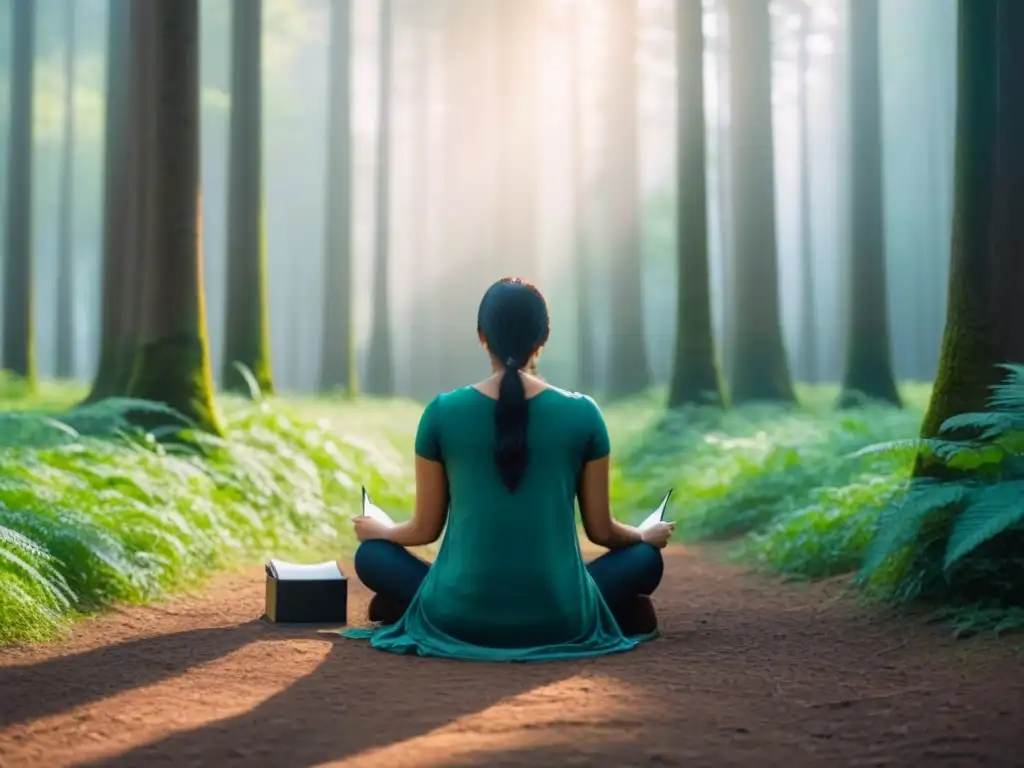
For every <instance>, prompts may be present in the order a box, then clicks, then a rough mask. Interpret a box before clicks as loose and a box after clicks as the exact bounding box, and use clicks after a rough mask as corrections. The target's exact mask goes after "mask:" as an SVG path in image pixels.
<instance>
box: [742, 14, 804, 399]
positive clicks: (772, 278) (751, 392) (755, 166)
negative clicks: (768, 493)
mask: <svg viewBox="0 0 1024 768" xmlns="http://www.w3.org/2000/svg"><path fill="white" fill-rule="evenodd" d="M771 72H772V54H771V18H770V16H769V14H768V2H767V0H754V1H753V2H751V0H730V3H729V105H730V106H729V115H730V121H729V138H730V147H729V164H730V167H731V172H732V179H731V184H730V187H731V192H732V208H733V215H734V218H733V225H734V228H733V233H734V238H735V241H734V242H735V274H734V276H735V287H734V293H733V299H734V305H733V307H732V311H733V312H734V314H735V334H736V335H735V344H734V346H733V364H732V370H733V381H732V401H733V403H736V404H739V403H746V402H752V401H776V402H795V401H796V394H795V393H794V391H793V382H792V379H791V378H790V373H789V362H788V360H787V359H786V350H785V347H784V346H783V342H782V328H781V322H780V319H779V266H778V247H777V244H776V228H775V160H774V155H773V143H774V131H773V130H772V102H771V92H772V75H771Z"/></svg>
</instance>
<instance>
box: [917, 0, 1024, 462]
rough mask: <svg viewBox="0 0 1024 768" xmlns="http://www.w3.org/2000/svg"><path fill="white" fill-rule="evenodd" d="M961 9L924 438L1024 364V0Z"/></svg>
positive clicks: (966, 0)
mask: <svg viewBox="0 0 1024 768" xmlns="http://www.w3.org/2000/svg"><path fill="white" fill-rule="evenodd" d="M959 9H960V32H959V50H958V72H957V108H956V110H957V111H956V170H955V180H954V203H953V206H954V212H953V237H952V254H951V259H950V273H949V307H948V311H947V314H946V329H945V332H944V334H943V337H942V351H941V354H940V358H939V371H938V375H937V376H936V378H935V388H934V390H933V391H932V399H931V404H930V406H929V408H928V412H927V414H926V415H925V419H924V425H923V427H922V434H923V436H925V437H931V436H933V435H935V434H936V433H937V432H938V430H939V427H940V426H941V425H942V423H943V422H944V421H945V420H946V419H948V418H950V417H951V416H955V415H957V414H961V413H970V412H974V411H980V410H982V409H984V407H985V405H986V401H987V399H988V397H989V396H990V395H991V391H990V387H992V385H994V384H996V383H998V382H999V381H1000V380H1001V379H1002V378H1003V377H1004V375H1005V371H1003V370H1002V369H1000V368H996V367H995V366H997V365H998V364H1000V363H1018V364H1020V363H1024V301H1021V288H1022V286H1024V219H1022V217H1021V211H1022V210H1024V143H1022V142H1021V139H1020V137H1021V136H1024V91H1022V90H1021V87H1020V73H1021V72H1022V71H1024V3H1020V2H1019V1H1018V0H988V1H987V2H977V0H960V6H959ZM923 469H924V468H923V467H922V465H921V463H919V465H918V471H919V472H921V471H923Z"/></svg>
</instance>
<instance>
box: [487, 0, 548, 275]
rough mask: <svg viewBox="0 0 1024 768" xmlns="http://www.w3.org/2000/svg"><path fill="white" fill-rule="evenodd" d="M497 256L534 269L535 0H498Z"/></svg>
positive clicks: (512, 266) (517, 269) (522, 269)
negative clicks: (511, 0) (510, 0)
mask: <svg viewBox="0 0 1024 768" xmlns="http://www.w3.org/2000/svg"><path fill="white" fill-rule="evenodd" d="M495 8H496V10H497V21H498V27H497V49H498V50H497V70H498V71H497V80H498V83H497V85H498V88H497V94H498V98H499V101H498V103H497V108H498V110H497V111H498V115H497V117H498V119H497V120H496V126H495V128H496V131H497V134H498V136H497V139H498V140H497V147H496V149H497V155H498V156H497V176H496V178H497V179H498V180H499V183H498V188H497V190H496V192H497V198H498V199H497V209H498V221H497V225H498V226H497V230H498V231H497V233H496V234H497V241H498V242H497V251H498V253H497V256H498V259H499V260H500V264H501V266H502V269H503V270H504V273H505V274H518V275H523V276H525V277H527V278H528V279H531V280H537V279H539V275H538V274H537V272H538V268H539V266H540V259H539V256H538V254H537V246H538V238H537V164H538V162H539V158H538V138H539V137H538V123H537V121H538V115H537V108H538V103H537V97H538V93H537V89H538V85H539V83H538V80H537V66H538V64H537V61H538V57H539V56H540V50H539V45H538V43H539V25H540V12H541V6H540V3H539V2H538V0H515V2H508V0H498V3H497V5H496V6H495Z"/></svg>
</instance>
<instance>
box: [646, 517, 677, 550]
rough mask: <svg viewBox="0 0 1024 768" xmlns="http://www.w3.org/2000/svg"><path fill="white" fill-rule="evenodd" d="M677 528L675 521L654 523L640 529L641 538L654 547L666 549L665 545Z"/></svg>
mask: <svg viewBox="0 0 1024 768" xmlns="http://www.w3.org/2000/svg"><path fill="white" fill-rule="evenodd" d="M675 528H676V524H675V523H655V524H654V525H652V526H650V527H648V528H644V529H643V530H642V531H640V538H641V539H643V540H644V541H645V542H646V543H648V544H650V545H651V546H652V547H657V548H658V549H664V548H665V545H667V544H668V540H669V538H670V537H671V536H672V531H674V530H675Z"/></svg>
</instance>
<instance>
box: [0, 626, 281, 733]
mask: <svg viewBox="0 0 1024 768" xmlns="http://www.w3.org/2000/svg"><path fill="white" fill-rule="evenodd" d="M268 635H269V633H268V631H267V627H266V626H265V625H264V624H263V622H261V621H258V620H255V621H250V622H247V623H245V624H239V625H236V626H228V627H205V628H202V629H191V630H186V631H184V632H175V633H172V634H164V635H156V636H153V637H143V638H140V639H138V640H131V641H129V642H124V643H117V644H116V645H107V646H102V647H99V648H95V649H93V650H89V651H84V652H82V653H75V654H71V655H68V656H58V657H56V658H53V659H47V660H45V661H40V662H36V663H34V664H26V665H23V666H16V667H0V692H3V693H2V695H0V729H3V728H7V727H8V726H11V725H15V724H17V723H25V722H29V721H31V720H36V719H38V718H41V717H45V716H48V715H55V714H58V713H60V712H65V711H67V710H69V709H74V708H75V707H79V706H82V705H84V704H89V703H91V702H94V701H99V700H100V699H105V698H108V697H110V696H113V695H115V694H118V693H122V692H124V691H129V690H132V689H134V688H141V687H143V686H146V685H150V684H152V683H157V682H160V681H161V680H165V679H167V678H170V677H175V676H177V675H180V674H182V673H183V672H187V671H188V670H189V669H192V668H194V667H198V666H200V665H202V664H207V663H209V662H211V661H216V660H217V659H220V658H222V657H224V656H227V655H228V654H229V653H231V652H233V651H236V650H238V649H239V648H241V647H242V646H244V645H246V644H248V643H251V642H253V641H255V640H261V639H276V638H274V636H273V635H269V638H268Z"/></svg>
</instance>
